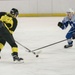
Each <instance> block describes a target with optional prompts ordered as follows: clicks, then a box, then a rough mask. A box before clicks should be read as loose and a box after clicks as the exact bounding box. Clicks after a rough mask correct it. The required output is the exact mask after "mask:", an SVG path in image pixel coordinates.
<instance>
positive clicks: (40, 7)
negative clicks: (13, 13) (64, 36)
mask: <svg viewBox="0 0 75 75" xmlns="http://www.w3.org/2000/svg"><path fill="white" fill-rule="evenodd" d="M13 7H15V8H17V9H18V10H19V12H20V15H19V16H20V17H25V16H26V17H33V16H34V17H38V16H65V12H66V10H68V9H69V8H72V9H73V10H75V0H0V11H6V12H9V11H10V9H11V8H13Z"/></svg>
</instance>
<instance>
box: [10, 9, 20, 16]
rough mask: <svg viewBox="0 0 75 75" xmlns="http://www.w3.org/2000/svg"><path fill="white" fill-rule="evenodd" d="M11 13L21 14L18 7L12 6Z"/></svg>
mask: <svg viewBox="0 0 75 75" xmlns="http://www.w3.org/2000/svg"><path fill="white" fill-rule="evenodd" d="M10 13H11V14H12V15H16V16H17V15H18V14H19V11H18V10H17V9H16V8H12V9H11V10H10Z"/></svg>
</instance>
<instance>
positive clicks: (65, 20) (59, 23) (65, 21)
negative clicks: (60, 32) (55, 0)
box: [58, 18, 68, 29]
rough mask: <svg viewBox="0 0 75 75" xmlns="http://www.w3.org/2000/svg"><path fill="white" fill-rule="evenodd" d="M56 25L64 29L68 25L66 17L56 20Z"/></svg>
mask: <svg viewBox="0 0 75 75" xmlns="http://www.w3.org/2000/svg"><path fill="white" fill-rule="evenodd" d="M58 26H59V27H60V28H61V29H66V28H67V26H68V20H67V19H66V18H64V19H63V21H62V22H58Z"/></svg>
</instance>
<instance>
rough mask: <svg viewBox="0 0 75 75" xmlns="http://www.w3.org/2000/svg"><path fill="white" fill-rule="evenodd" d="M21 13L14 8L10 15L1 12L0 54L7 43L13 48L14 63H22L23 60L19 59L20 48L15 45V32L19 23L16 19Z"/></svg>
mask: <svg viewBox="0 0 75 75" xmlns="http://www.w3.org/2000/svg"><path fill="white" fill-rule="evenodd" d="M18 14H19V12H18V10H17V9H16V8H12V9H11V10H10V13H7V12H0V53H1V51H2V49H3V47H4V45H5V43H6V42H8V44H9V45H10V46H11V50H12V53H11V55H12V57H13V61H22V60H23V58H19V57H18V46H17V44H16V43H15V40H14V37H13V32H14V31H15V29H16V27H17V24H18V21H17V19H16V17H17V16H18Z"/></svg>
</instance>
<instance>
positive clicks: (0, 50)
mask: <svg viewBox="0 0 75 75" xmlns="http://www.w3.org/2000/svg"><path fill="white" fill-rule="evenodd" d="M0 59H1V50H0Z"/></svg>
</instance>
